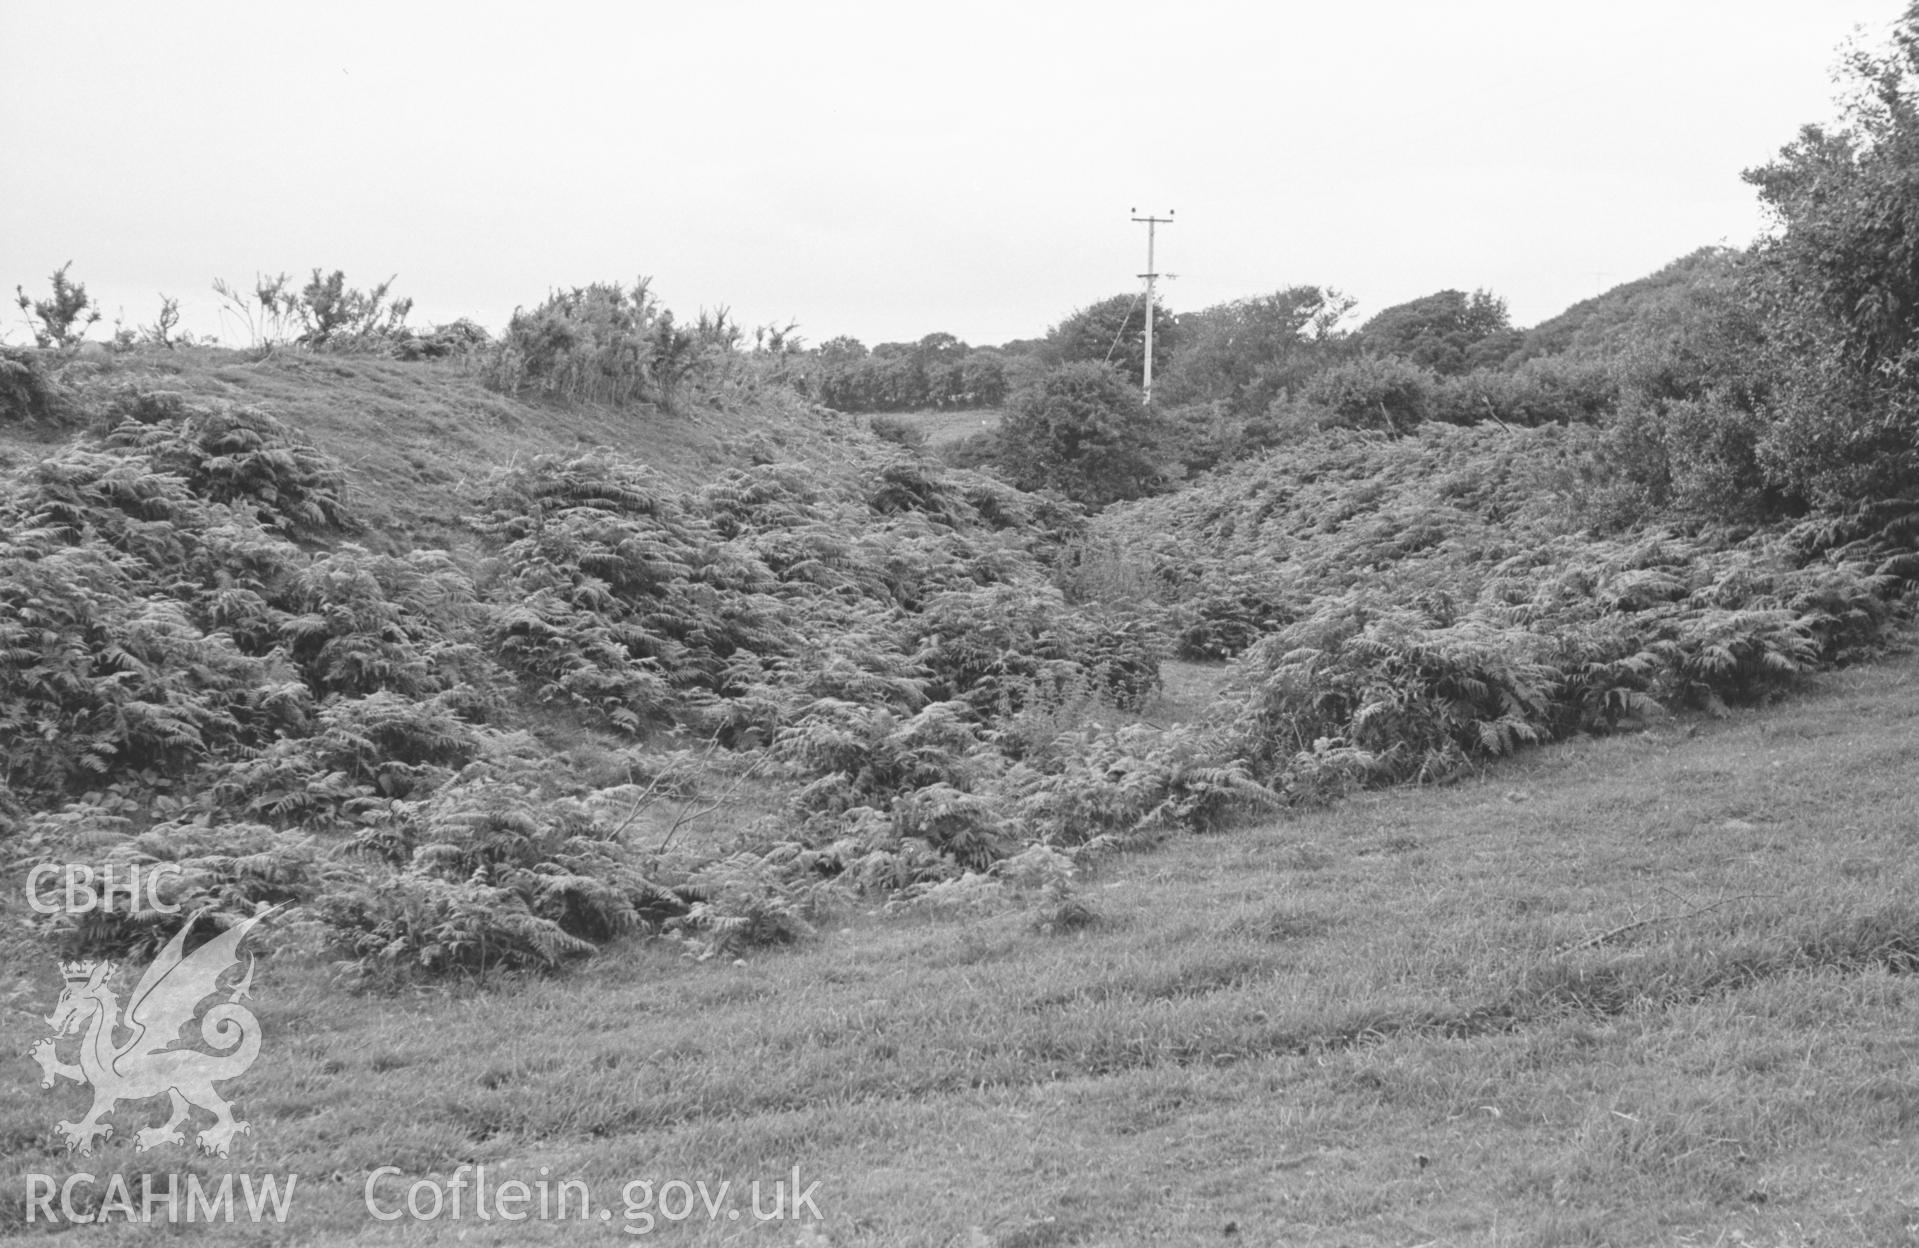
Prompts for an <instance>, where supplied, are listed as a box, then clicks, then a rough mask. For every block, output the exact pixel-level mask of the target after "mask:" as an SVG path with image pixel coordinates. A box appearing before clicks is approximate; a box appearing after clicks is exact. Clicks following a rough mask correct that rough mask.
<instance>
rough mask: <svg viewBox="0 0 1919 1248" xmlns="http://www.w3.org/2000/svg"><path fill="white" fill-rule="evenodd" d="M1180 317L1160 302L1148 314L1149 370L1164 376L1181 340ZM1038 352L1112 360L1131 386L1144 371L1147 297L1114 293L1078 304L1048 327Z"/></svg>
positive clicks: (1066, 359)
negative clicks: (1150, 331)
mask: <svg viewBox="0 0 1919 1248" xmlns="http://www.w3.org/2000/svg"><path fill="white" fill-rule="evenodd" d="M1181 336H1182V335H1181V328H1180V318H1179V317H1178V316H1176V315H1175V314H1174V313H1172V312H1170V311H1168V310H1167V308H1166V307H1165V306H1164V305H1160V306H1158V307H1156V308H1155V309H1154V314H1153V373H1154V376H1155V377H1156V378H1157V377H1160V376H1164V375H1165V372H1166V370H1167V368H1168V367H1169V366H1170V365H1171V363H1172V360H1173V355H1174V353H1175V352H1176V351H1177V350H1178V349H1179V344H1180V341H1181ZM1042 356H1043V358H1044V359H1046V360H1047V361H1048V362H1049V363H1062V364H1079V363H1091V364H1108V363H1110V364H1113V365H1115V366H1116V367H1118V369H1119V371H1120V374H1121V375H1122V376H1123V377H1125V378H1126V379H1127V380H1129V381H1131V382H1132V383H1133V384H1134V385H1135V386H1138V385H1143V384H1144V378H1145V372H1146V299H1145V297H1144V295H1143V294H1131V295H1114V296H1112V297H1111V298H1109V299H1102V300H1100V301H1099V302H1098V303H1094V304H1089V305H1087V306H1086V307H1083V308H1080V309H1077V310H1076V311H1074V312H1073V313H1072V314H1071V315H1069V316H1067V317H1066V318H1065V319H1064V320H1062V321H1060V322H1059V324H1057V325H1054V326H1053V327H1052V328H1051V329H1049V330H1047V332H1046V338H1045V345H1044V347H1043V348H1042Z"/></svg>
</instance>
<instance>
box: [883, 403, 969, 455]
mask: <svg viewBox="0 0 1919 1248" xmlns="http://www.w3.org/2000/svg"><path fill="white" fill-rule="evenodd" d="M874 415H875V416H880V417H884V418H885V419H887V420H896V421H898V422H899V423H900V424H902V425H906V426H909V427H911V428H914V429H918V430H919V431H920V432H921V433H924V434H925V435H926V445H927V446H928V447H929V448H930V449H932V450H938V449H939V448H940V447H942V446H947V445H949V444H951V443H954V442H964V441H965V440H966V439H968V438H970V437H972V436H973V435H974V434H976V433H985V432H987V431H988V430H990V429H997V428H999V422H1000V410H999V409H998V408H996V407H982V408H971V407H969V408H966V409H965V410H963V411H961V410H955V411H925V412H876V413H874Z"/></svg>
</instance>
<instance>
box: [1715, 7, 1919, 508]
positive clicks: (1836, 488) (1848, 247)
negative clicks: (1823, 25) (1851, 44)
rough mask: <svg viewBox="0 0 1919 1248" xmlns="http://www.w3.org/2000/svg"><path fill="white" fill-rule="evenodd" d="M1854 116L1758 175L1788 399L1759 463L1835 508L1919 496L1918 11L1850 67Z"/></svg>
mask: <svg viewBox="0 0 1919 1248" xmlns="http://www.w3.org/2000/svg"><path fill="white" fill-rule="evenodd" d="M1845 72H1846V81H1847V87H1848V92H1849V98H1848V100H1847V108H1846V113H1845V116H1844V118H1843V120H1842V121H1841V122H1839V123H1838V124H1837V125H1834V126H1831V127H1825V126H1818V125H1810V126H1806V127H1805V128H1803V129H1802V130H1801V131H1800V134H1799V136H1798V138H1797V139H1795V140H1794V141H1793V142H1791V143H1790V144H1788V145H1787V146H1786V147H1785V148H1784V149H1783V150H1782V151H1781V152H1780V153H1779V155H1778V156H1777V157H1775V158H1774V159H1773V160H1772V161H1771V162H1770V163H1768V164H1766V165H1763V166H1760V167H1759V168H1756V169H1752V170H1749V171H1748V172H1747V174H1746V177H1747V180H1748V181H1749V182H1751V183H1752V185H1753V186H1754V187H1755V188H1757V190H1758V193H1759V196H1760V199H1761V201H1762V202H1763V203H1764V204H1765V206H1766V207H1767V209H1768V210H1770V212H1771V213H1772V215H1773V217H1774V219H1775V221H1776V227H1775V229H1774V231H1773V233H1772V234H1771V235H1770V236H1769V237H1768V238H1767V239H1765V240H1764V241H1763V242H1762V243H1761V244H1760V246H1759V247H1758V253H1757V259H1758V263H1759V267H1760V270H1761V276H1762V278H1763V289H1764V291H1765V292H1766V294H1767V295H1768V296H1769V298H1770V307H1769V312H1770V318H1769V320H1770V325H1769V329H1770V333H1771V335H1772V339H1773V343H1774V347H1775V349H1776V352H1777V357H1776V358H1777V362H1778V368H1779V385H1778V392H1777V394H1776V395H1775V396H1774V397H1773V399H1772V401H1771V402H1770V403H1769V404H1768V405H1767V410H1766V415H1767V424H1768V428H1767V430H1766V433H1765V435H1764V437H1763V439H1762V441H1761V446H1760V455H1761V457H1762V459H1763V461H1764V463H1765V465H1766V469H1767V471H1768V472H1769V473H1770V474H1771V475H1772V476H1773V477H1774V478H1775V479H1776V480H1777V481H1778V482H1779V483H1780V484H1782V485H1784V486H1786V487H1787V488H1789V489H1791V490H1794V491H1797V492H1800V493H1802V494H1804V495H1805V496H1806V497H1808V498H1810V499H1812V500H1814V501H1816V502H1819V503H1822V504H1826V505H1846V504H1853V503H1859V502H1864V501H1870V500H1875V499H1882V498H1890V497H1901V496H1905V495H1907V494H1909V493H1910V492H1911V491H1912V489H1913V487H1914V485H1915V484H1919V196H1915V194H1914V193H1913V187H1914V185H1915V182H1919V5H1914V6H1912V7H1909V8H1908V9H1907V10H1906V13H1905V14H1904V16H1903V17H1902V18H1901V20H1900V21H1899V22H1898V24H1897V25H1896V27H1895V30H1894V33H1893V36H1892V41H1891V46H1890V47H1889V48H1886V49H1884V50H1882V51H1872V50H1863V49H1862V50H1858V51H1856V52H1855V53H1853V55H1852V56H1851V57H1850V58H1849V60H1848V63H1847V65H1846V70H1845Z"/></svg>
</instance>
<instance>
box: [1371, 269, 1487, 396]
mask: <svg viewBox="0 0 1919 1248" xmlns="http://www.w3.org/2000/svg"><path fill="white" fill-rule="evenodd" d="M1353 344H1354V345H1355V346H1356V347H1357V348H1358V349H1359V350H1360V351H1363V352H1365V353H1367V354H1369V355H1397V356H1403V357H1404V358H1406V359H1408V360H1410V361H1412V362H1413V363H1414V364H1417V365H1419V366H1420V367H1422V368H1427V369H1431V370H1432V371H1433V372H1435V373H1438V374H1440V375H1441V376H1452V375H1454V374H1458V373H1463V372H1466V371H1467V370H1469V369H1471V368H1473V367H1475V366H1477V365H1481V364H1488V363H1497V362H1498V361H1499V360H1500V359H1501V358H1503V357H1504V356H1505V355H1506V354H1507V353H1508V352H1509V351H1511V350H1512V348H1513V347H1514V346H1515V345H1516V344H1515V341H1514V335H1513V334H1512V319H1511V317H1509V316H1508V315H1507V312H1506V301H1505V300H1504V299H1501V298H1499V297H1498V296H1497V295H1494V294H1492V293H1491V292H1490V291H1485V290H1475V291H1473V292H1472V293H1471V294H1466V293H1465V292H1464V291H1458V290H1442V291H1439V292H1437V293H1435V294H1431V295H1426V296H1424V297H1423V298H1419V299H1414V300H1411V301H1410V302H1407V303H1402V304H1397V305H1395V306H1393V307H1390V308H1387V309H1385V310H1384V311H1382V312H1379V313H1377V314H1375V315H1374V316H1373V317H1372V319H1370V320H1368V321H1367V322H1366V323H1365V324H1363V325H1361V326H1360V327H1359V329H1358V331H1357V332H1356V333H1355V334H1354V335H1353Z"/></svg>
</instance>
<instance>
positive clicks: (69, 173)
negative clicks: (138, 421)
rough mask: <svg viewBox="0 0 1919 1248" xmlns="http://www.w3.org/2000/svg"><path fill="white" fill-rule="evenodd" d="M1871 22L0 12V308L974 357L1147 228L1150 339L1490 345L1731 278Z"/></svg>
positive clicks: (1222, 9)
mask: <svg viewBox="0 0 1919 1248" xmlns="http://www.w3.org/2000/svg"><path fill="white" fill-rule="evenodd" d="M1901 8H1902V5H1901V4H1900V3H1899V2H1898V0H1610V2H1609V3H1607V4H1604V5H1595V4H1580V5H1571V4H1564V3H1548V2H1547V0H1523V2H1518V0H1514V2H1507V0H1450V2H1449V0H1418V2H1414V0H1374V2H1371V3H1368V2H1366V0H1345V2H1344V3H1331V2H1330V0H1322V2H1319V3H1313V4H1303V3H1285V2H1281V3H1240V4H1227V3H1203V2H1201V3H1194V2H1191V0H1188V2H1186V3H1181V4H1171V3H1166V4H1157V5H1148V4H1143V3H1127V2H1124V0H1103V2H1100V3H1070V4H1069V3H1046V2H1045V0H1028V2H1027V3H1025V4H1018V5H1013V4H1007V5H1001V4H988V3H971V2H966V3H949V4H941V5H930V4H929V5H911V6H909V5H905V4H899V3H891V4H879V3H874V4H842V3H834V2H833V0H806V2H799V0H789V2H787V3H757V2H753V3H746V2H735V3H729V2H727V0H682V2H681V3H676V4H671V5H668V4H660V3H652V2H645V3H628V4H605V5H584V4H582V5H569V4H559V3H549V4H545V5H538V6H535V5H527V4H514V5H512V6H506V5H498V6H493V5H483V4H478V3H472V2H464V3H459V4H446V5H427V4H406V3H392V2H389V3H383V4H379V5H364V6H362V5H358V4H352V3H339V2H337V0H335V2H329V3H321V4H298V5H295V4H285V3H269V2H266V0H250V2H249V3H244V4H231V5H207V4H194V3H181V2H177V0H175V2H169V3H153V2H152V0H145V2H143V3H129V4H122V3H103V2H101V0H90V2H89V3H86V4H69V3H55V2H53V0H31V2H29V0H0V288H4V289H5V290H6V291H7V292H8V294H9V296H11V294H12V290H13V287H14V286H15V285H16V284H24V285H25V286H26V287H27V289H28V291H29V293H32V294H35V295H44V294H45V293H46V289H47V282H46V278H47V275H48V274H49V273H50V272H51V271H52V270H53V269H54V268H55V267H57V266H58V265H60V264H61V263H63V262H65V261H67V260H69V259H70V260H72V261H73V269H72V273H73V275H74V276H75V277H77V278H79V279H81V280H82V281H84V282H85V283H86V285H87V288H88V290H89V291H90V292H91V293H92V294H93V295H94V296H95V297H96V298H97V299H98V300H99V301H100V302H101V303H102V304H103V305H104V306H105V307H106V309H107V313H108V319H109V320H111V318H112V316H113V314H114V312H115V311H118V310H121V309H124V314H125V316H126V318H127V320H128V322H129V323H137V322H145V321H151V320H152V319H153V314H154V313H155V311H156V310H157V309H158V306H159V295H160V292H166V293H168V294H172V295H175V296H178V297H179V298H180V300H181V303H182V307H183V309H184V310H185V312H186V315H187V321H188V324H189V325H190V326H191V327H193V328H196V329H199V330H201V331H208V330H211V331H213V332H219V330H220V325H219V322H218V313H217V309H218V300H217V298H216V297H215V296H214V294H213V293H212V290H211V289H210V285H211V282H212V280H213V279H214V278H216V277H221V278H226V279H228V280H229V281H232V282H234V283H235V284H244V285H250V284H251V282H252V279H253V277H254V275H255V274H256V273H259V272H266V273H276V272H280V271H283V270H284V271H289V272H292V273H294V274H296V275H304V274H306V273H307V271H308V270H310V269H312V268H313V267H315V266H323V267H324V268H325V269H327V270H328V271H331V270H333V269H336V268H338V269H344V270H345V271H346V274H347V279H348V282H349V284H351V285H355V286H365V285H370V284H372V283H373V282H376V281H378V280H380V279H382V278H385V277H387V276H389V275H391V274H398V281H397V282H396V283H395V286H394V289H395V291H396V293H400V294H407V295H411V296H413V297H414V298H415V300H416V304H417V306H416V310H415V313H414V317H413V321H414V323H415V324H422V323H428V322H434V321H443V320H451V319H453V318H454V317H458V316H470V317H473V318H474V319H476V320H478V321H480V322H481V323H482V324H485V325H486V326H487V327H488V328H490V329H494V330H497V329H498V328H500V326H501V325H503V324H504V322H505V321H506V319H507V317H508V316H509V315H510V314H511V312H512V310H513V308H514V307H515V305H518V304H526V305H529V306H530V305H532V304H535V303H538V302H539V301H540V300H541V299H542V298H544V297H545V295H546V293H547V292H548V291H549V290H550V289H552V288H554V287H564V286H572V285H581V284H585V283H587V282H591V281H612V280H619V281H626V282H630V281H631V280H632V279H633V278H634V277H635V276H636V275H639V274H647V275H650V276H651V277H652V279H653V289H654V291H655V293H657V294H658V295H659V296H660V297H661V299H662V300H663V301H664V302H665V304H666V305H667V306H668V307H671V308H673V309H675V310H676V311H678V312H680V313H682V314H691V313H694V312H696V311H698V310H699V309H700V308H701V307H708V308H711V307H714V306H717V305H721V304H724V305H726V306H728V307H730V308H731V309H733V311H734V313H735V314H736V315H737V316H738V317H739V319H741V320H742V321H744V322H745V323H746V324H748V325H749V326H750V325H752V324H756V323H760V322H769V321H779V322H782V323H783V322H785V321H787V320H796V321H798V322H799V323H800V332H801V334H802V336H803V337H805V338H806V340H807V341H809V342H813V343H817V342H820V341H822V340H824V339H826V338H830V337H833V336H835V335H838V334H851V335H853V336H855V337H858V338H860V339H862V340H864V341H865V342H867V343H868V344H873V343H877V342H883V341H893V340H908V339H917V338H919V337H921V336H923V335H925V334H927V333H930V332H933V331H935V330H944V331H947V332H950V333H954V334H957V335H958V336H959V337H961V338H963V339H965V340H967V341H968V342H971V343H975V344H985V343H997V342H1001V341H1005V340H1007V339H1011V338H1021V337H1032V336H1037V335H1039V334H1040V333H1043V332H1044V331H1045V329H1046V327H1047V326H1048V325H1049V324H1051V323H1053V322H1055V321H1057V320H1059V319H1060V318H1061V317H1062V316H1063V315H1065V314H1066V313H1068V312H1070V311H1071V310H1072V309H1074V308H1075V307H1078V306H1082V305H1084V304H1087V303H1090V302H1093V301H1094V300H1097V299H1100V298H1103V297H1105V296H1107V295H1110V294H1116V293H1120V292H1122V291H1130V290H1135V289H1137V288H1138V286H1139V284H1140V283H1139V282H1138V280H1137V275H1138V274H1139V273H1141V272H1142V271H1143V270H1144V268H1145V242H1146V240H1145V227H1144V226H1140V225H1135V224H1133V223H1132V222H1131V221H1130V220H1129V219H1128V218H1129V217H1130V216H1131V215H1132V213H1131V210H1132V209H1135V208H1137V209H1138V210H1139V211H1140V212H1141V213H1145V212H1147V211H1149V210H1150V211H1153V212H1155V213H1157V214H1159V215H1162V216H1163V215H1165V213H1166V211H1167V210H1169V209H1171V210H1175V211H1176V213H1177V216H1176V221H1177V224H1175V225H1173V226H1171V227H1168V228H1165V229H1162V231H1161V232H1160V235H1159V255H1158V262H1159V263H1158V267H1159V269H1160V270H1161V271H1162V272H1164V273H1168V274H1176V275H1177V277H1175V278H1174V279H1173V280H1171V281H1170V282H1169V283H1168V284H1167V285H1166V286H1165V287H1163V297H1164V299H1165V301H1166V303H1167V304H1168V305H1169V306H1171V307H1173V308H1174V309H1176V310H1191V309H1197V308H1200V307H1204V306H1207V305H1209V304H1213V303H1218V302H1221V301H1224V300H1227V299H1234V298H1239V297H1242V296H1248V295H1257V294H1262V293H1267V292H1270V291H1272V290H1275V289H1277V288H1279V287H1282V286H1287V285H1292V284H1296V283H1316V284H1320V285H1327V286H1332V287H1334V288H1336V289H1338V290H1341V291H1343V292H1345V293H1346V294H1348V295H1351V296H1353V297H1354V298H1356V299H1357V300H1358V301H1359V305H1360V306H1359V309H1358V311H1359V313H1360V314H1361V315H1365V314H1369V313H1370V312H1374V311H1378V310H1379V309H1380V308H1383V307H1387V306H1390V305H1391V304H1394V303H1397V302H1401V301H1404V300H1406V299H1410V298H1415V297H1417V296H1420V295H1424V294H1430V293H1432V292H1433V291H1436V290H1442V289H1445V288H1447V287H1456V288H1460V289H1466V290H1470V289H1474V288H1478V287H1484V288H1487V289H1490V290H1492V291H1494V292H1495V293H1497V294H1499V295H1502V296H1504V297H1505V298H1506V299H1507V301H1508V303H1509V305H1510V307H1511V310H1512V314H1513V318H1514V320H1515V322H1517V323H1518V324H1521V325H1526V324H1531V323H1534V322H1537V321H1539V320H1542V319H1544V318H1546V317H1548V316H1551V315H1553V314H1554V313H1557V312H1559V311H1561V310H1562V309H1564V308H1565V307H1567V306H1568V305H1569V304H1571V303H1573V302H1576V301H1577V300H1579V299H1582V298H1585V297H1587V296H1589V295H1592V294H1594V293H1597V292H1598V291H1599V290H1601V289H1604V288H1606V287H1608V286H1612V285H1616V284H1618V283H1620V282H1623V281H1627V280H1630V279H1632V278H1634V277H1638V276H1642V275H1644V274H1645V273H1648V272H1651V271H1652V270H1654V269H1656V268H1658V267H1659V266H1660V265H1662V264H1664V263H1665V262H1666V261H1668V260H1671V259H1673V258H1675V257H1677V256H1679V255H1682V254H1684V253H1686V252H1688V251H1691V250H1692V249H1694V248H1696V247H1699V246H1702V245H1705V244H1708V243H1718V242H1725V243H1733V244H1743V243H1746V242H1749V241H1750V240H1751V239H1752V238H1753V236H1754V235H1755V233H1756V232H1757V231H1758V230H1759V229H1760V228H1761V226H1762V220H1761V217H1760V214H1759V212H1758V210H1757V207H1756V204H1755V201H1754V199H1753V196H1752V193H1751V191H1750V189H1749V188H1748V187H1747V186H1746V185H1745V184H1744V183H1742V182H1741V181H1740V178H1739V173H1740V170H1742V169H1743V168H1746V167H1748V166H1751V165H1754V164H1757V163H1760V162H1763V161H1765V160H1766V159H1767V158H1768V157H1770V156H1771V155H1772V154H1773V153H1774V152H1775V151H1776V150H1777V149H1778V148H1779V147H1780V146H1781V145H1782V144H1784V143H1786V142H1788V141H1789V140H1790V139H1791V138H1792V137H1793V136H1794V134H1795V133H1796V132H1797V130H1798V128H1799V126H1800V125H1802V124H1804V123H1806V122H1811V121H1819V120H1824V119H1827V118H1829V117H1830V116H1831V115H1832V113H1833V98H1834V87H1833V84H1832V77H1831V71H1832V69H1833V67H1834V65H1835V63H1836V60H1837V55H1838V52H1839V49H1840V47H1841V45H1842V44H1844V43H1845V42H1846V40H1847V39H1848V38H1849V37H1850V36H1851V35H1852V32H1853V31H1854V29H1855V28H1856V27H1858V26H1861V25H1863V26H1865V27H1866V28H1867V29H1868V30H1869V31H1870V32H1871V33H1872V35H1873V37H1874V38H1875V39H1876V38H1880V37H1883V34H1884V32H1885V31H1886V29H1887V28H1888V26H1889V24H1890V23H1891V22H1892V20H1893V19H1894V18H1895V17H1897V15H1898V13H1899V12H1900V10H1901ZM4 313H5V315H4V316H3V317H0V323H3V324H4V325H5V326H6V327H7V330H8V333H7V337H8V339H9V340H11V341H15V342H19V341H24V340H26V337H27V335H26V331H25V326H24V322H23V319H22V317H21V315H20V314H19V313H18V312H17V310H16V309H14V308H13V307H12V305H11V301H10V299H9V302H8V303H7V304H6V305H5V307H4ZM106 328H107V327H106V325H105V324H104V323H103V324H102V325H101V326H98V327H96V328H95V330H94V334H95V336H104V332H105V330H106ZM228 329H229V340H231V336H232V335H233V333H234V332H235V331H236V330H237V329H238V327H237V326H229V327H228ZM239 336H240V337H242V338H243V337H244V334H243V333H240V335H239Z"/></svg>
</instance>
